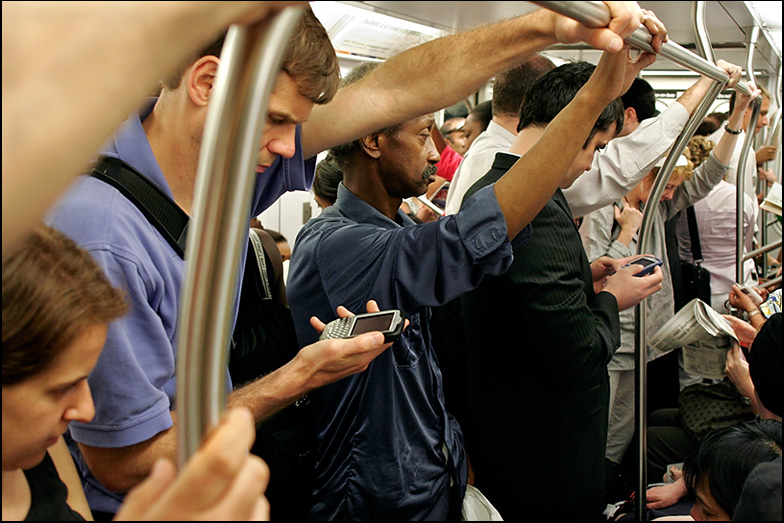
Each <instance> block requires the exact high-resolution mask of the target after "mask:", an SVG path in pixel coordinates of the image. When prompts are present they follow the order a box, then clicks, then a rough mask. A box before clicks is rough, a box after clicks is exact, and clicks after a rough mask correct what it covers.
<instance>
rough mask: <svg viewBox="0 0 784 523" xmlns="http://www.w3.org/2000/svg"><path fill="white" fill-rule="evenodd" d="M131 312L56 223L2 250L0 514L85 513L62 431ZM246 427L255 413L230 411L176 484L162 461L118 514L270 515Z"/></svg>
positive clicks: (88, 414)
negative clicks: (112, 328) (115, 327)
mask: <svg viewBox="0 0 784 523" xmlns="http://www.w3.org/2000/svg"><path fill="white" fill-rule="evenodd" d="M127 309H128V306H127V304H126V302H125V299H124V297H123V293H122V292H120V291H119V290H117V289H115V288H114V287H112V285H111V284H110V283H109V280H108V279H107V278H106V276H105V275H104V274H103V272H102V271H101V269H100V268H99V267H98V266H97V265H96V263H95V262H94V261H93V259H92V257H91V256H90V255H89V254H88V253H87V252H86V251H85V250H83V249H81V248H80V247H78V246H77V245H76V244H75V243H74V242H73V241H71V240H70V239H69V238H67V237H66V236H65V235H63V234H62V233H60V232H59V231H57V230H55V229H51V228H48V227H40V228H37V229H35V230H34V231H33V232H32V233H31V234H29V235H28V236H27V237H26V238H24V239H23V240H22V241H21V242H20V243H18V244H17V245H15V246H14V248H13V249H11V250H10V252H7V253H5V255H4V257H3V327H2V329H3V385H2V387H3V400H2V401H3V520H4V521H5V520H21V519H25V520H43V521H57V520H80V519H92V514H91V513H90V509H89V507H88V506H87V500H86V499H85V495H84V491H83V490H82V485H81V482H80V480H79V476H78V474H77V472H76V468H75V466H74V463H73V460H72V459H71V455H70V454H69V452H68V449H67V447H66V446H65V442H64V440H63V433H64V432H65V431H66V430H67V429H68V425H69V424H70V422H71V421H82V422H88V421H90V420H91V419H92V418H93V415H94V413H95V409H94V406H93V400H92V395H91V393H90V387H89V386H88V384H87V377H88V376H89V375H90V372H91V371H92V369H93V367H94V366H95V363H96V362H97V360H98V358H99V356H100V354H101V351H102V349H103V346H104V343H105V341H106V332H107V330H108V328H109V324H110V323H111V322H112V321H114V320H115V319H117V318H119V317H121V316H122V315H124V314H125V313H126V312H127ZM253 434H254V432H253V422H252V418H251V416H250V414H249V413H245V412H243V411H242V410H232V411H230V412H229V414H228V415H227V416H226V417H225V418H224V420H223V421H222V423H221V424H220V428H219V430H216V431H215V432H213V433H212V434H211V435H210V437H209V438H208V440H207V441H208V442H207V443H206V444H205V446H204V447H203V448H202V449H201V450H200V451H199V452H197V454H196V455H195V456H194V457H193V459H191V460H190V461H189V462H188V465H187V466H186V467H185V468H184V470H183V472H182V473H181V474H180V476H179V478H178V479H177V481H176V482H174V483H172V482H173V481H174V478H175V474H176V469H175V467H174V464H173V463H171V462H170V461H168V460H161V461H159V462H158V463H156V465H155V467H153V471H152V473H151V474H150V476H149V477H148V478H147V480H145V481H144V482H143V483H142V484H140V485H139V486H138V487H137V488H136V489H135V490H133V491H132V492H131V493H130V494H129V495H128V496H127V497H126V499H125V503H124V505H123V507H122V509H121V510H120V513H118V515H117V519H129V520H133V519H151V520H157V519H207V520H214V519H237V518H239V519H247V518H259V517H262V518H263V517H268V515H269V504H268V503H267V500H266V499H265V498H264V496H263V492H264V489H265V488H266V485H267V481H268V479H269V470H268V469H267V467H266V465H265V464H264V462H263V461H262V460H261V459H259V458H256V457H254V456H249V455H247V449H248V448H249V447H250V444H251V443H252V441H253ZM243 445H244V446H245V451H244V454H243V452H242V446H243ZM216 471H221V473H216ZM240 474H241V475H242V481H237V479H238V477H239V475H240ZM170 486H171V487H172V488H168V487H170Z"/></svg>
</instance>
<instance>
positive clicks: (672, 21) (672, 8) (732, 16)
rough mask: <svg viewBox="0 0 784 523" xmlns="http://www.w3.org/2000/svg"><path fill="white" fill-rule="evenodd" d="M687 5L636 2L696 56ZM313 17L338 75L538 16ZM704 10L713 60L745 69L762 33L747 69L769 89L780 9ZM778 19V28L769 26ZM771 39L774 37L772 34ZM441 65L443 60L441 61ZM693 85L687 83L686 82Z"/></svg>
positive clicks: (441, 6)
mask: <svg viewBox="0 0 784 523" xmlns="http://www.w3.org/2000/svg"><path fill="white" fill-rule="evenodd" d="M692 3H693V2H644V1H643V2H639V4H640V6H641V7H643V8H645V9H650V10H652V11H654V12H655V13H656V15H657V16H658V17H659V19H661V20H662V21H663V22H664V23H665V25H666V26H667V29H668V31H669V35H670V38H671V39H672V40H673V41H674V42H676V43H678V44H680V45H681V46H683V47H684V48H686V49H688V50H690V51H692V52H694V53H697V50H696V45H695V39H696V37H695V33H694V29H693V24H692V15H691V8H692V7H691V4H692ZM311 4H312V5H313V9H314V11H315V13H316V15H317V16H318V17H319V19H320V20H321V22H322V23H323V24H324V26H325V27H326V28H327V30H328V31H329V32H330V35H331V36H332V39H333V44H334V45H335V48H336V50H338V51H339V52H340V54H341V59H342V60H341V62H342V64H343V67H345V68H346V69H350V68H351V67H352V66H353V65H355V64H356V62H357V61H360V60H373V59H382V60H383V59H386V58H388V57H389V56H392V55H394V54H396V53H398V52H400V51H402V50H403V49H406V48H408V47H410V46H412V45H416V44H418V43H420V42H422V41H424V40H428V39H431V38H436V37H438V36H440V35H443V34H447V33H453V32H457V31H462V30H466V29H470V28H472V27H475V26H477V25H480V24H484V23H488V22H492V21H495V20H499V19H503V18H510V17H513V16H516V15H519V14H525V13H527V12H530V11H533V10H535V9H537V8H538V6H537V5H536V4H534V3H532V2H486V1H483V2H460V1H456V2H448V3H446V2H385V1H368V2H350V1H347V2H312V3H311ZM756 4H757V5H755V3H753V2H739V1H734V2H719V1H714V2H706V9H705V26H706V28H707V32H708V36H709V39H710V41H711V42H712V43H713V48H714V53H715V55H716V58H717V59H718V58H721V59H724V60H727V61H729V62H732V63H735V64H738V65H742V66H744V69H745V66H746V48H747V44H746V42H747V40H748V34H749V33H750V28H751V27H753V26H754V25H755V23H756V25H759V26H761V31H760V33H759V37H758V40H757V43H756V51H755V53H754V59H753V68H754V71H755V73H756V75H757V78H758V83H762V84H763V85H766V86H768V87H771V88H773V87H774V86H775V82H776V78H777V74H778V72H779V70H780V68H781V50H780V49H779V48H780V46H781V44H780V36H778V40H779V41H778V43H776V38H777V36H776V35H780V31H781V14H780V13H781V4H780V3H779V2H756ZM759 4H765V5H764V6H762V5H759ZM758 8H764V9H776V8H777V9H778V17H776V15H775V14H774V15H773V17H772V18H770V17H767V18H766V17H763V16H762V15H761V14H760V12H759V10H758ZM776 19H777V21H776ZM776 31H778V33H775V32H776ZM543 54H545V55H546V56H548V57H549V58H551V59H553V60H554V61H556V63H559V61H572V60H588V61H591V62H594V63H595V62H596V61H598V52H597V51H595V50H593V49H591V48H589V47H587V46H585V45H575V46H564V45H557V46H554V47H552V48H550V49H548V50H547V51H546V52H545V53H543ZM444 59H445V60H446V59H448V57H444ZM695 75H696V73H692V72H691V71H687V70H685V69H683V68H682V67H681V66H679V65H677V64H674V63H672V62H671V61H669V60H668V59H666V58H663V57H660V58H659V60H657V62H656V63H655V64H653V66H651V67H650V68H648V69H646V70H645V71H643V73H642V77H643V78H645V79H646V80H648V81H649V82H651V84H652V85H653V86H654V88H656V89H657V90H667V89H674V90H678V89H679V88H680V87H681V86H682V85H685V86H688V85H691V83H692V82H693V77H694V76H695ZM689 77H692V78H689Z"/></svg>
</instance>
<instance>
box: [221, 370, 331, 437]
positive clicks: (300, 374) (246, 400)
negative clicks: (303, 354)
mask: <svg viewBox="0 0 784 523" xmlns="http://www.w3.org/2000/svg"><path fill="white" fill-rule="evenodd" d="M313 375H314V372H313V370H309V369H308V365H307V364H306V362H305V361H304V358H299V357H295V358H294V359H292V360H291V361H290V362H288V363H287V364H286V365H284V366H282V367H280V368H279V369H277V370H275V371H273V372H271V373H269V374H267V375H266V376H264V377H263V378H260V379H258V380H256V381H254V382H252V383H249V384H248V385H245V386H244V387H242V388H239V389H237V390H235V391H234V392H232V393H231V394H230V395H229V398H228V405H229V407H234V406H243V407H246V408H247V409H249V410H250V411H251V413H252V414H253V419H254V420H255V421H256V424H257V425H258V424H259V423H261V422H262V421H264V420H265V419H267V418H269V417H270V416H272V415H273V414H275V413H276V412H278V411H280V410H282V409H284V408H286V407H288V406H289V405H291V404H293V403H294V402H296V401H297V400H298V399H300V398H302V396H304V395H305V394H307V393H308V392H309V391H310V390H312V389H313V388H315V387H313V386H309V385H308V384H309V383H310V381H312V377H313Z"/></svg>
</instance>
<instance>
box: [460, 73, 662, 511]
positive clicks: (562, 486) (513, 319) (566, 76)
mask: <svg viewBox="0 0 784 523" xmlns="http://www.w3.org/2000/svg"><path fill="white" fill-rule="evenodd" d="M594 69H595V67H594V66H593V65H591V64H589V63H587V62H578V63H570V64H565V65H563V66H561V67H558V68H556V69H554V70H552V71H550V72H549V73H547V74H545V75H544V76H543V77H542V78H540V79H539V80H538V81H537V83H536V84H534V86H533V87H532V88H531V90H530V91H529V93H528V96H527V98H526V100H525V102H524V103H523V107H522V108H521V118H520V126H519V130H520V133H519V135H518V137H517V139H516V141H515V143H514V145H513V146H512V149H510V152H511V153H514V154H508V153H498V154H497V156H496V158H495V162H494V164H493V167H492V169H491V170H490V171H489V172H488V173H487V174H486V175H485V176H484V177H483V178H482V179H480V180H479V181H478V182H477V183H476V184H474V186H472V187H471V189H469V191H468V192H467V194H466V198H469V197H470V196H471V195H472V194H473V193H474V192H476V191H478V190H479V189H481V188H482V187H484V186H486V185H489V184H492V183H494V182H495V181H496V180H497V179H499V177H501V176H502V175H503V174H504V173H505V172H506V171H507V170H508V169H509V167H511V165H513V164H514V163H515V162H516V161H517V159H518V155H519V154H523V153H525V152H526V151H527V150H528V149H529V148H530V147H532V146H533V144H535V143H536V142H537V141H538V140H539V138H540V137H541V136H542V134H543V133H544V130H545V127H547V125H548V124H549V123H550V121H551V120H555V119H556V118H558V116H559V112H561V109H563V108H564V107H566V109H565V110H564V111H562V112H561V114H563V113H566V112H567V111H569V109H570V107H571V105H573V104H570V102H571V101H572V99H573V98H574V97H575V96H576V94H577V92H578V91H580V89H581V88H582V87H583V86H584V85H585V84H586V82H588V79H589V77H590V76H591V74H592V72H593V71H594ZM585 86H586V87H588V85H585ZM622 126H623V106H622V104H621V102H620V100H615V101H613V102H611V103H610V104H609V105H608V106H607V107H606V108H605V110H604V112H603V113H602V115H601V116H600V117H599V119H598V120H597V121H596V123H595V125H594V127H593V129H592V130H591V132H590V134H589V135H588V138H587V140H585V142H584V144H583V146H582V150H580V151H579V153H578V154H577V156H576V158H575V159H574V161H573V162H572V164H571V167H570V168H569V171H568V173H567V175H566V176H565V177H564V178H563V179H562V182H561V184H560V188H559V189H558V190H557V191H556V192H555V194H554V195H553V197H552V198H551V199H550V201H549V202H548V203H547V204H546V205H545V207H544V209H542V211H541V212H540V213H539V214H538V215H537V216H536V218H534V220H533V222H532V226H533V234H532V237H531V240H530V241H529V242H528V243H526V244H525V245H523V246H522V247H519V248H517V249H516V250H515V252H514V261H513V262H512V266H511V267H510V269H509V270H508V271H507V272H506V273H504V274H502V275H500V276H487V277H486V278H484V279H483V280H482V283H481V284H480V285H479V286H478V287H477V288H476V289H475V290H473V291H471V292H469V293H467V294H465V295H464V296H463V297H462V301H463V311H464V314H465V318H466V322H465V324H466V336H467V345H468V347H467V351H468V360H467V368H468V391H467V393H468V397H469V411H470V413H471V425H472V427H473V429H472V430H473V434H474V436H475V440H474V441H467V442H466V444H467V447H468V448H467V450H468V453H469V455H470V456H471V462H472V465H473V468H474V472H475V475H476V485H477V486H478V487H479V489H480V490H482V491H483V492H484V493H485V495H486V496H487V497H488V498H489V499H490V501H491V502H492V503H493V504H495V506H496V507H497V508H498V510H499V511H500V512H501V514H503V516H504V518H505V519H516V518H521V517H528V518H530V517H536V516H542V517H546V518H548V519H553V518H555V519H562V518H565V519H581V520H582V519H587V520H593V519H604V518H603V516H602V511H603V509H604V452H605V442H606V433H607V414H608V399H609V383H608V376H607V362H608V361H609V360H610V358H611V357H612V354H613V353H614V351H615V350H616V349H617V348H618V346H619V344H620V330H619V329H620V327H619V320H618V311H619V310H622V309H625V308H627V307H631V306H634V305H635V304H637V303H639V302H640V301H641V300H642V299H643V298H645V297H646V296H648V295H650V294H651V293H653V292H656V291H658V290H659V289H660V288H661V281H662V276H661V272H660V270H659V269H658V268H657V269H656V271H655V272H654V273H653V274H651V275H649V276H643V277H639V278H638V277H634V276H632V274H635V273H637V272H638V269H633V271H632V272H629V271H630V269H622V270H619V269H620V266H621V265H622V264H623V263H625V261H628V260H616V261H611V260H610V259H608V258H602V259H599V260H597V261H596V262H595V263H594V264H593V265H591V264H589V263H588V259H587V257H586V255H585V251H584V250H583V247H582V242H581V241H580V236H579V234H578V232H577V228H576V227H575V224H574V222H573V217H572V214H571V211H570V210H569V205H568V204H567V202H566V199H565V198H564V195H563V193H562V189H565V188H567V187H569V186H570V185H571V184H572V183H573V182H574V180H576V179H577V177H579V175H580V174H582V173H583V172H584V171H586V170H588V169H589V168H590V166H591V162H592V159H593V155H594V152H595V151H596V150H598V149H601V148H603V147H604V146H605V145H606V144H607V142H608V141H609V140H611V139H612V138H614V137H615V136H616V135H617V134H618V132H620V130H621V128H622ZM523 161H525V159H523ZM544 169H547V165H545V166H544ZM546 174H547V173H546V172H543V173H542V175H546ZM619 262H620V263H619ZM616 271H617V272H616Z"/></svg>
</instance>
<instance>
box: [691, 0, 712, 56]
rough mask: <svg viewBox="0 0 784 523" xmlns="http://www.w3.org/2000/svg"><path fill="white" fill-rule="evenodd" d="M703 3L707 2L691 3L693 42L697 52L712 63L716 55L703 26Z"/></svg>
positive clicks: (706, 30)
mask: <svg viewBox="0 0 784 523" xmlns="http://www.w3.org/2000/svg"><path fill="white" fill-rule="evenodd" d="M705 4H707V2H702V1H699V2H692V3H691V15H692V16H691V22H692V28H693V29H694V35H695V39H694V43H695V44H696V46H697V53H698V54H699V55H700V56H702V57H703V58H705V59H706V60H707V61H709V62H710V63H712V64H715V63H716V55H715V54H714V53H713V45H712V44H711V40H710V36H709V35H708V29H707V28H706V27H705Z"/></svg>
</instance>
